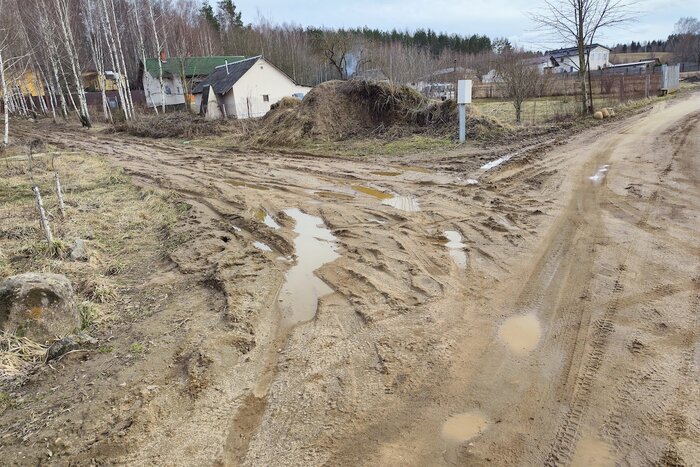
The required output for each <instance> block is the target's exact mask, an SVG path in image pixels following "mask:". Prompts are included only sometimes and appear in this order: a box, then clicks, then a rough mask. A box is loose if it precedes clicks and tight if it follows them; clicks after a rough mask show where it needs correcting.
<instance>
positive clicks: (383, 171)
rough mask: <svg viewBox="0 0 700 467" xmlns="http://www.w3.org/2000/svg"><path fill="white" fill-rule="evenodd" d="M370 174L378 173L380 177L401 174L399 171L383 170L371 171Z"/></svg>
mask: <svg viewBox="0 0 700 467" xmlns="http://www.w3.org/2000/svg"><path fill="white" fill-rule="evenodd" d="M371 174H372V175H379V176H381V177H396V176H397V175H401V172H389V171H385V170H377V171H375V172H371Z"/></svg>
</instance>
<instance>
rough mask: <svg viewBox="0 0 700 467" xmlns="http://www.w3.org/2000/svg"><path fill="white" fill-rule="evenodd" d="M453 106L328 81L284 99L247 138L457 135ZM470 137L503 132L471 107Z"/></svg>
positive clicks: (374, 85)
mask: <svg viewBox="0 0 700 467" xmlns="http://www.w3.org/2000/svg"><path fill="white" fill-rule="evenodd" d="M457 124H458V117H457V105H456V104H455V102H454V101H452V100H446V101H443V102H441V101H436V100H431V99H427V98H425V97H423V96H422V95H421V94H420V93H418V92H417V91H415V90H414V89H412V88H410V87H408V86H403V85H395V84H390V83H384V82H374V81H364V80H350V81H328V82H325V83H323V84H320V85H318V86H316V87H314V88H313V89H312V90H311V91H310V92H309V93H308V94H307V95H306V96H305V97H304V99H303V100H301V101H300V100H298V99H293V98H285V99H283V100H282V101H280V102H278V103H277V104H275V105H274V106H273V107H272V108H271V110H270V112H268V113H267V115H265V117H263V119H262V121H261V122H260V125H259V127H258V128H257V129H256V130H255V131H253V132H252V134H251V135H250V136H251V138H252V139H253V140H254V141H255V142H256V143H258V144H264V145H289V146H294V145H296V144H299V143H301V142H302V141H304V140H309V139H312V140H324V141H340V140H346V139H350V138H366V137H389V138H392V137H401V136H406V135H410V134H432V135H436V136H441V135H448V134H456V132H457ZM467 128H468V132H469V136H470V137H478V136H480V135H482V136H485V135H489V134H492V133H493V132H494V130H498V131H499V132H502V131H503V129H504V128H503V125H501V124H500V123H499V122H498V121H497V120H495V119H492V118H487V117H484V116H482V115H478V114H476V113H475V112H473V111H472V112H470V117H469V120H468V122H467Z"/></svg>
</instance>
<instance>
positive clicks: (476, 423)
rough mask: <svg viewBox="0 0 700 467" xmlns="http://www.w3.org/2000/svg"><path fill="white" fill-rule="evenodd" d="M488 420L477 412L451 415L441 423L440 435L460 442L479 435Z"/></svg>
mask: <svg viewBox="0 0 700 467" xmlns="http://www.w3.org/2000/svg"><path fill="white" fill-rule="evenodd" d="M488 424H489V421H488V419H487V418H486V417H484V416H483V415H481V414H480V413H478V412H465V413H460V414H457V415H452V416H451V417H450V418H448V419H447V420H446V421H445V423H443V424H442V437H443V438H445V439H446V440H448V441H453V442H457V443H462V442H465V441H469V440H470V439H472V438H475V437H477V436H479V435H480V434H481V433H483V432H484V430H485V429H486V427H487V426H488Z"/></svg>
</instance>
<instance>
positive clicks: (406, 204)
mask: <svg viewBox="0 0 700 467" xmlns="http://www.w3.org/2000/svg"><path fill="white" fill-rule="evenodd" d="M382 204H386V205H387V206H391V207H392V208H396V209H400V210H401V211H409V212H415V211H420V205H419V204H418V200H417V199H416V198H414V197H413V196H394V197H392V198H389V199H385V200H383V201H382Z"/></svg>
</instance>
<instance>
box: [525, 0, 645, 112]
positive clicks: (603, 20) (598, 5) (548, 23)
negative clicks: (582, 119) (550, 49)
mask: <svg viewBox="0 0 700 467" xmlns="http://www.w3.org/2000/svg"><path fill="white" fill-rule="evenodd" d="M544 5H545V6H544V9H543V10H542V11H541V12H539V13H535V14H533V15H531V18H532V20H533V21H534V22H535V23H536V24H537V25H538V27H539V29H540V30H541V31H543V32H544V33H546V34H547V35H549V36H550V37H552V38H554V39H557V40H559V41H564V43H568V44H570V43H572V42H573V43H574V44H576V48H577V49H578V62H579V63H578V77H579V81H580V86H581V111H582V113H586V112H590V113H592V112H593V102H589V96H588V92H587V89H586V88H587V86H586V70H587V68H588V56H587V53H586V49H587V46H591V45H592V44H593V41H594V40H595V39H596V37H597V36H598V33H599V32H601V31H602V30H604V29H606V28H611V27H616V26H620V25H622V24H624V23H627V22H629V21H632V20H634V19H635V17H636V14H635V12H634V11H633V10H632V9H631V7H632V6H633V5H634V0H544Z"/></svg>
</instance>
